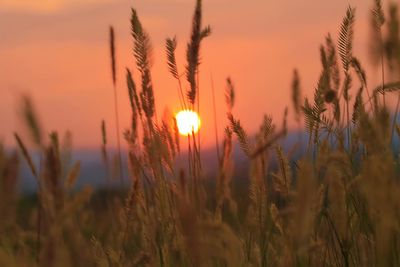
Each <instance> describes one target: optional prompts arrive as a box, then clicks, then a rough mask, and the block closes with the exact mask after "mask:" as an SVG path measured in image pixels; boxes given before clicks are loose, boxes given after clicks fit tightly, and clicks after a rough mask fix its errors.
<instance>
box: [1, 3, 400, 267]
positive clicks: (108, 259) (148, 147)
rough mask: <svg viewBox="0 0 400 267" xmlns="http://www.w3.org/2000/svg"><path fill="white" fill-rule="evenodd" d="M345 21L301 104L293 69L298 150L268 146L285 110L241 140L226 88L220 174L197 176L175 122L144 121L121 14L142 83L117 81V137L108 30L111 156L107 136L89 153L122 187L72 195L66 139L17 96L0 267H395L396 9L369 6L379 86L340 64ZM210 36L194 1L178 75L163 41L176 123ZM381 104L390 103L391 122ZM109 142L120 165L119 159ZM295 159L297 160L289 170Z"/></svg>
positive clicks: (192, 91) (144, 93)
mask: <svg viewBox="0 0 400 267" xmlns="http://www.w3.org/2000/svg"><path fill="white" fill-rule="evenodd" d="M355 21H356V13H355V8H353V7H349V8H348V9H347V10H346V11H345V13H344V17H343V19H342V21H341V23H340V24H339V25H340V27H339V29H338V40H334V39H333V38H332V36H333V35H330V34H328V35H327V36H326V37H325V39H324V40H323V42H322V44H321V47H320V58H321V73H320V77H319V80H318V81H316V83H315V91H314V95H313V97H312V98H303V97H302V91H301V78H300V76H299V72H298V71H297V70H294V72H293V82H292V88H291V90H292V106H291V107H289V108H290V115H291V116H296V119H297V121H298V122H299V125H304V132H306V133H307V137H308V140H305V141H299V142H298V143H297V144H296V145H294V146H293V147H292V148H291V149H289V150H288V151H286V150H284V149H283V148H282V146H281V145H280V144H281V140H284V138H285V136H286V134H287V132H288V128H287V122H286V121H287V116H288V109H286V112H285V116H284V118H283V120H281V118H278V120H276V118H274V120H273V118H272V117H271V116H265V117H264V120H263V122H262V124H261V125H260V128H259V131H258V132H257V133H255V134H250V133H248V132H247V131H246V130H245V129H244V128H243V127H242V125H241V122H240V121H239V120H238V119H237V118H236V117H235V107H234V106H235V102H238V101H241V100H240V99H236V98H235V88H234V82H233V81H232V80H234V77H233V79H231V78H227V81H226V94H225V98H226V103H225V104H226V119H225V121H224V123H225V124H226V128H225V131H224V133H223V134H222V135H221V133H220V135H221V136H218V135H217V133H216V140H217V142H218V146H217V147H216V148H215V153H216V154H217V157H218V170H217V171H216V173H215V176H213V177H205V174H204V172H203V166H202V161H201V147H200V146H199V144H200V137H199V134H198V133H197V134H196V133H194V132H192V133H190V134H189V136H188V137H185V138H187V139H188V142H186V143H184V145H185V146H186V145H187V146H188V147H182V146H183V144H182V142H180V138H179V133H178V127H177V123H176V120H175V118H174V117H173V116H172V115H171V116H164V117H163V118H162V119H161V118H156V116H155V114H156V112H155V101H156V100H155V99H154V93H153V85H152V77H151V64H150V58H151V43H150V37H149V36H148V34H147V32H146V30H145V25H142V24H141V22H140V18H139V14H137V12H136V10H135V9H132V12H131V33H132V38H133V41H134V47H133V53H134V56H135V59H136V63H137V70H135V71H136V73H138V74H139V76H140V80H139V81H135V80H134V79H133V75H132V71H131V70H129V69H127V70H126V82H127V86H126V87H127V89H128V92H129V97H130V99H129V100H130V106H131V111H132V113H131V118H132V119H131V126H130V128H129V129H128V130H125V131H123V132H122V131H121V129H120V127H119V123H118V122H119V118H118V101H117V100H118V98H117V94H116V92H117V90H116V86H115V84H116V74H115V73H116V69H117V68H118V66H116V58H115V40H114V30H113V28H112V27H110V44H109V45H110V52H111V53H110V54H111V57H110V58H111V60H110V61H111V74H112V75H111V76H112V79H113V84H114V92H115V98H114V99H115V106H113V107H111V108H112V109H114V108H115V113H116V114H115V115H116V125H115V131H116V134H117V136H118V137H119V138H120V139H121V140H119V138H118V151H117V153H116V157H113V155H112V153H110V151H109V150H108V144H107V135H108V134H109V133H108V132H106V125H105V122H103V123H102V127H101V131H102V136H103V140H99V143H102V149H101V154H102V159H103V162H104V164H105V166H107V168H106V171H107V174H106V175H105V176H107V177H112V176H116V177H117V179H120V180H121V182H123V181H125V186H124V187H118V186H116V187H115V186H113V187H111V186H110V188H103V189H91V188H89V187H83V188H80V189H79V190H74V184H75V182H76V179H78V176H79V171H80V168H81V166H80V163H79V162H76V163H73V164H71V162H73V161H71V159H70V153H71V146H70V145H69V144H70V142H69V141H68V140H69V138H70V137H68V136H67V137H65V138H64V137H63V138H62V137H60V136H59V134H58V133H57V132H52V133H50V134H49V133H43V132H42V129H41V128H40V126H39V124H38V117H37V116H38V115H37V114H36V113H35V110H34V105H33V103H32V102H31V100H30V98H29V97H23V103H22V107H21V108H22V117H23V120H24V123H25V125H26V126H27V133H26V136H29V137H30V140H29V143H31V144H33V146H32V147H30V148H28V147H27V146H26V145H25V143H26V140H22V138H21V137H20V136H21V135H20V134H19V133H15V141H16V142H15V143H16V149H15V150H16V152H15V153H14V152H11V153H10V152H8V150H7V151H6V149H5V148H4V147H3V146H0V214H1V216H0V266H16V267H21V266H46V267H47V266H57V267H58V266H60V267H62V266H170V267H176V266H182V267H184V266H215V267H222V266H243V267H247V266H263V267H264V266H400V197H399V196H400V162H399V156H398V151H399V150H398V148H397V145H398V144H396V143H395V142H394V140H395V139H397V138H398V137H399V135H400V126H399V124H398V119H397V116H398V111H399V103H400V94H399V90H400V30H399V27H400V24H399V13H398V6H397V5H396V4H391V5H390V8H389V9H388V12H384V11H383V8H382V4H381V2H380V1H379V0H375V1H373V9H372V10H371V32H372V37H373V38H371V40H370V41H369V42H370V45H371V57H372V59H373V60H374V62H376V65H377V66H379V68H380V73H381V79H380V80H381V82H380V85H379V86H378V87H376V88H371V86H370V85H369V84H368V80H367V76H366V74H365V71H364V68H363V65H362V63H361V62H360V61H359V60H358V58H357V56H356V52H357V51H353V49H352V42H353V25H354V23H355ZM211 33H212V28H211V27H209V26H204V23H203V21H202V8H201V0H197V1H196V7H195V11H194V15H193V21H192V31H191V35H190V38H189V41H188V44H187V49H186V64H185V66H178V65H177V62H176V59H175V49H176V45H177V43H176V40H175V38H170V39H167V40H166V54H167V66H168V68H169V71H170V73H171V76H172V79H175V80H176V83H177V88H178V95H179V97H180V103H181V107H182V109H190V110H193V111H196V110H198V107H199V98H198V91H199V89H200V88H199V84H198V77H199V75H201V73H200V72H199V65H200V47H201V44H202V43H203V41H205V40H206V38H208V36H209V35H210V34H211ZM335 36H336V34H335ZM299 64H300V63H299ZM186 88H187V89H186ZM289 89H290V88H288V90H289ZM389 98H396V99H398V100H397V105H396V106H395V107H394V108H391V107H389V105H388V104H387V102H388V99H389ZM210 103H211V101H210ZM214 105H215V103H214ZM112 128H114V127H112ZM24 136H25V135H24ZM236 140H237V142H236ZM122 142H126V143H127V144H128V147H129V150H128V152H127V155H121V154H122V153H124V152H123V151H121V149H120V148H119V147H120V143H122ZM234 144H238V145H239V146H240V148H241V149H242V151H243V153H244V154H245V155H246V158H247V160H248V166H249V171H248V174H247V175H245V176H244V177H240V179H233V178H232V177H234V176H237V175H235V173H234V170H235V168H234V158H233V156H232V151H233V145H234ZM299 146H303V147H305V149H304V152H303V153H302V154H301V156H300V157H297V156H296V157H294V156H293V155H294V154H295V153H298V151H299ZM33 150H34V151H35V152H39V154H40V160H39V164H36V163H37V162H36V160H33V158H32V156H31V153H32V151H33ZM301 151H303V150H301ZM99 153H100V152H99ZM178 155H181V156H182V155H185V156H186V157H187V159H186V162H187V164H186V168H182V169H181V168H177V167H176V159H177V156H178ZM113 158H115V160H113ZM122 158H127V159H128V163H127V166H125V164H124V163H125V162H124V161H122V160H121V159H122ZM22 161H23V162H25V163H27V165H28V166H29V169H30V171H31V173H32V175H33V176H34V177H35V179H36V182H37V188H38V190H37V193H36V194H35V195H34V196H31V197H30V196H25V195H20V194H19V193H18V192H19V190H18V178H19V165H20V164H21V162H22ZM125 168H127V169H128V173H129V175H128V177H125V175H124V173H126V172H124V171H123V169H125ZM127 181H129V183H127ZM114 184H115V182H114Z"/></svg>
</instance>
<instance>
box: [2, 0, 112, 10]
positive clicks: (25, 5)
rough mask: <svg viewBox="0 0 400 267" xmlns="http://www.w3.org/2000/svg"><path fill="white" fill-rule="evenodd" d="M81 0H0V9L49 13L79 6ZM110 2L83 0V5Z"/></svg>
mask: <svg viewBox="0 0 400 267" xmlns="http://www.w3.org/2000/svg"><path fill="white" fill-rule="evenodd" d="M82 2H83V1H81V0H34V1H32V0H2V1H1V7H0V10H3V11H4V10H18V11H25V12H40V13H51V12H55V11H59V10H62V9H64V8H71V7H76V6H81V5H83V4H82ZM104 2H110V0H85V1H84V5H91V4H99V3H104Z"/></svg>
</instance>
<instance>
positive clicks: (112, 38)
mask: <svg viewBox="0 0 400 267" xmlns="http://www.w3.org/2000/svg"><path fill="white" fill-rule="evenodd" d="M110 52H111V73H112V80H113V84H114V86H115V85H116V83H117V73H116V68H115V65H116V63H115V35H114V28H113V27H112V26H110Z"/></svg>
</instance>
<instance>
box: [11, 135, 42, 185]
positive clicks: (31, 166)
mask: <svg viewBox="0 0 400 267" xmlns="http://www.w3.org/2000/svg"><path fill="white" fill-rule="evenodd" d="M14 138H15V140H16V141H17V144H18V146H19V148H20V149H21V152H22V155H23V156H24V158H25V160H26V162H27V163H28V166H29V169H30V170H31V172H32V174H33V176H34V177H35V178H36V179H38V175H37V171H36V167H35V165H34V164H33V160H32V158H31V156H30V154H29V152H28V149H27V148H26V146H25V144H24V142H22V139H21V138H20V137H19V135H18V134H17V133H14Z"/></svg>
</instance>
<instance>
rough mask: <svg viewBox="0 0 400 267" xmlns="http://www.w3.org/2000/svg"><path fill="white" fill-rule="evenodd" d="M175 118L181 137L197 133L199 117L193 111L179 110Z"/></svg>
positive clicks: (199, 122)
mask: <svg viewBox="0 0 400 267" xmlns="http://www.w3.org/2000/svg"><path fill="white" fill-rule="evenodd" d="M175 118H176V123H177V125H178V130H179V133H180V134H181V135H185V136H187V135H189V134H191V133H197V132H198V131H199V129H200V124H201V121H200V117H199V115H198V114H197V113H196V112H195V111H192V110H181V111H179V112H178V113H177V114H176V116H175Z"/></svg>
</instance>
